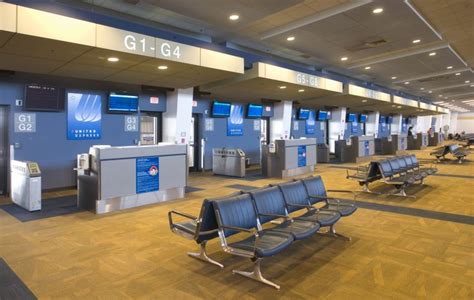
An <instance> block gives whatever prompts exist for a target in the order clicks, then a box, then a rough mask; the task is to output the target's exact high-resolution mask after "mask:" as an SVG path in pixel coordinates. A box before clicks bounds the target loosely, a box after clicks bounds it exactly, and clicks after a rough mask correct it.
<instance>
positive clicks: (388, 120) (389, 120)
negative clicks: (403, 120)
mask: <svg viewBox="0 0 474 300" xmlns="http://www.w3.org/2000/svg"><path fill="white" fill-rule="evenodd" d="M392 121H393V117H392V116H388V117H387V124H392Z"/></svg>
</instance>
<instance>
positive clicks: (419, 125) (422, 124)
mask: <svg viewBox="0 0 474 300" xmlns="http://www.w3.org/2000/svg"><path fill="white" fill-rule="evenodd" d="M430 127H431V116H419V117H417V118H416V127H415V128H416V133H419V132H424V133H426V132H428V129H430Z"/></svg>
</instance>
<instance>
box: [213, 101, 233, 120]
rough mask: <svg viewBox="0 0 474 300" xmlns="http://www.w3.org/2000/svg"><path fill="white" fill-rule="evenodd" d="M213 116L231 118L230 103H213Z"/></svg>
mask: <svg viewBox="0 0 474 300" xmlns="http://www.w3.org/2000/svg"><path fill="white" fill-rule="evenodd" d="M212 116H213V117H222V118H225V117H229V116H230V103H229V102H220V101H214V102H213V103H212Z"/></svg>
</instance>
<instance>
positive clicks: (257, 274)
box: [232, 258, 280, 290]
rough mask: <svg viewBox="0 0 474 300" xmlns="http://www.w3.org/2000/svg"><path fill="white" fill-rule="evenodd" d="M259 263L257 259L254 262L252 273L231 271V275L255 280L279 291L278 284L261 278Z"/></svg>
mask: <svg viewBox="0 0 474 300" xmlns="http://www.w3.org/2000/svg"><path fill="white" fill-rule="evenodd" d="M261 261H262V259H261V258H257V259H256V260H255V261H254V265H253V271H252V272H245V271H239V270H232V274H239V275H241V276H244V277H247V278H250V279H253V280H255V281H258V282H261V283H264V284H266V285H269V286H271V287H274V288H276V289H277V290H279V289H280V286H279V285H278V284H276V283H273V282H271V281H270V280H268V279H265V277H263V275H262V270H261V266H260V263H261Z"/></svg>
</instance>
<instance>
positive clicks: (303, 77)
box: [296, 73, 318, 87]
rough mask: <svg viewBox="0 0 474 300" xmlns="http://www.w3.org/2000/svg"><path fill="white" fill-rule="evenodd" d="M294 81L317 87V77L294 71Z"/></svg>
mask: <svg viewBox="0 0 474 300" xmlns="http://www.w3.org/2000/svg"><path fill="white" fill-rule="evenodd" d="M296 83H298V84H302V85H307V86H312V87H317V86H318V77H316V76H312V75H309V74H304V73H296Z"/></svg>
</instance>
